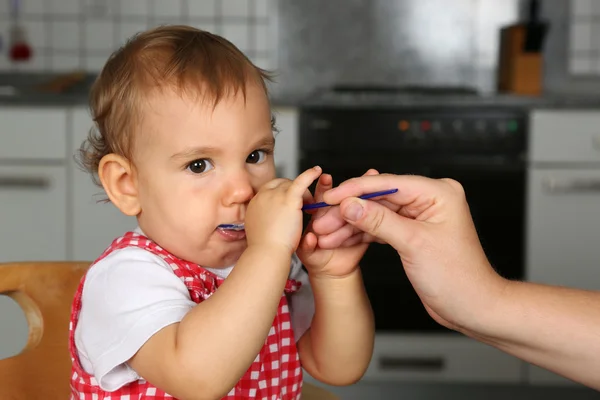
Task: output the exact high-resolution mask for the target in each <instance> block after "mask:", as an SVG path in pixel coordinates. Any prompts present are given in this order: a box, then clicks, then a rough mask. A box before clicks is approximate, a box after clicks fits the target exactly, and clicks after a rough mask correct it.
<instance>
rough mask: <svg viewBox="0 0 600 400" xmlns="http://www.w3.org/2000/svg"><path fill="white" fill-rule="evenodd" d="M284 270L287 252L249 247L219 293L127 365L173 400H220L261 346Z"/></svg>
mask: <svg viewBox="0 0 600 400" xmlns="http://www.w3.org/2000/svg"><path fill="white" fill-rule="evenodd" d="M289 265H290V254H289V253H288V252H282V251H277V249H260V248H252V247H249V248H248V249H247V250H246V251H245V252H244V254H243V255H242V257H241V258H240V259H239V261H238V263H237V264H236V267H235V268H234V269H233V270H232V272H231V274H230V275H229V277H228V278H227V280H226V281H225V282H224V283H223V284H222V285H221V286H220V287H219V290H217V291H216V292H215V293H214V294H213V295H212V296H211V297H210V298H208V299H207V300H205V301H204V302H202V303H200V304H199V305H198V306H196V307H194V308H193V309H192V310H191V311H190V312H189V313H188V314H187V315H186V316H185V317H184V318H183V320H181V322H180V323H177V324H173V325H171V326H167V327H165V328H163V329H161V330H160V331H159V332H157V333H156V334H155V335H154V336H152V337H151V338H150V339H149V340H148V341H147V342H146V343H145V344H144V345H143V346H142V347H141V349H140V350H139V352H138V353H137V354H136V355H135V356H134V357H133V358H132V359H131V360H130V362H129V364H130V365H131V367H132V368H133V369H134V370H135V371H137V373H138V374H140V375H141V376H143V377H144V378H145V379H146V380H148V381H149V382H151V383H152V384H154V385H155V386H157V387H159V388H161V389H163V390H164V391H166V392H167V393H169V394H171V395H172V396H174V397H176V398H180V399H219V398H221V397H223V396H224V395H226V394H227V392H228V391H229V390H230V389H231V388H232V387H233V386H235V384H236V383H237V382H238V381H239V379H240V378H241V377H242V376H243V375H244V373H245V372H246V371H247V369H248V368H249V367H250V365H251V364H252V362H253V361H254V359H255V358H256V355H257V354H258V353H259V351H260V349H261V347H262V346H263V345H264V342H265V338H266V337H267V335H268V332H269V329H270V328H271V324H272V323H273V319H274V318H275V315H276V313H277V306H278V304H279V299H280V297H281V294H282V292H283V288H284V286H285V282H286V279H287V276H288V274H289ZM257 293H260V295H257Z"/></svg>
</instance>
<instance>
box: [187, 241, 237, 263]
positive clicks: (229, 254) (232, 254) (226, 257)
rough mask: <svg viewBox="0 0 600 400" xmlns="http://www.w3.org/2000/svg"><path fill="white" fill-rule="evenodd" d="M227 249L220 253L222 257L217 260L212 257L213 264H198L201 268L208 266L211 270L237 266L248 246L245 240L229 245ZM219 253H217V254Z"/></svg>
mask: <svg viewBox="0 0 600 400" xmlns="http://www.w3.org/2000/svg"><path fill="white" fill-rule="evenodd" d="M226 247H227V248H225V249H223V250H222V252H219V253H220V256H219V257H218V258H217V259H215V258H212V257H211V260H210V261H211V263H210V264H209V263H206V264H205V265H203V264H202V263H198V265H200V266H206V267H209V268H227V267H231V266H232V265H235V263H237V261H238V260H239V259H240V257H241V256H242V254H243V253H244V251H245V250H246V248H247V247H248V244H247V242H246V241H245V240H240V241H238V242H235V243H229V244H228V246H226ZM215 253H217V252H215ZM207 261H208V260H207Z"/></svg>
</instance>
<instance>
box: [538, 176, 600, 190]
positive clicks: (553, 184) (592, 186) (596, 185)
mask: <svg viewBox="0 0 600 400" xmlns="http://www.w3.org/2000/svg"><path fill="white" fill-rule="evenodd" d="M543 186H544V189H545V190H546V191H547V192H549V193H553V194H559V193H600V179H574V180H571V181H562V182H561V181H558V180H557V179H555V178H547V179H546V180H544V182H543Z"/></svg>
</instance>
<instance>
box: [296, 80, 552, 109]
mask: <svg viewBox="0 0 600 400" xmlns="http://www.w3.org/2000/svg"><path fill="white" fill-rule="evenodd" d="M540 100H541V99H540V98H538V97H526V96H514V95H503V94H483V93H480V92H479V91H478V90H477V89H475V88H472V87H468V86H418V85H412V86H411V85H409V86H386V85H381V86H378V85H366V86H365V85H336V86H332V87H329V88H325V89H321V90H317V91H316V92H315V93H314V94H313V95H312V96H309V97H308V99H307V100H306V101H305V102H304V104H303V105H305V106H324V107H413V106H414V107H420V106H424V107H427V106H433V107H439V106H442V107H443V106H458V107H464V106H473V107H478V106H515V107H518V106H533V105H537V104H539V103H540Z"/></svg>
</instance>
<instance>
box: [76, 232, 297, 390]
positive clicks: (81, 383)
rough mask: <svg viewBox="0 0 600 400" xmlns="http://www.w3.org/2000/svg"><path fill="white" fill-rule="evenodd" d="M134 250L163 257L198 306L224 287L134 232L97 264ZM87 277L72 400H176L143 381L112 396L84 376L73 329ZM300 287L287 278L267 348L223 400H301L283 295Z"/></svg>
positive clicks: (78, 293) (204, 271)
mask: <svg viewBox="0 0 600 400" xmlns="http://www.w3.org/2000/svg"><path fill="white" fill-rule="evenodd" d="M129 246H134V247H139V248H142V249H146V250H148V251H150V252H152V253H153V254H156V255H158V256H160V257H161V258H162V259H164V260H165V261H166V262H167V263H168V264H169V265H170V266H171V268H173V272H174V273H175V275H177V276H178V277H179V278H180V279H181V280H182V281H183V282H184V283H185V285H186V286H187V288H188V290H189V293H190V296H191V298H192V300H193V301H195V302H196V303H200V302H202V301H203V300H206V299H207V298H209V297H210V296H211V295H212V294H213V293H214V292H215V290H217V288H218V287H219V286H220V285H221V284H222V283H223V279H222V278H220V277H218V276H216V275H214V274H212V273H211V272H209V271H207V270H205V269H204V268H202V267H200V266H198V265H196V264H192V263H189V262H186V261H183V260H181V259H179V258H177V257H175V256H173V255H172V254H170V253H169V252H167V251H166V250H164V249H162V248H161V247H160V246H158V245H157V244H156V243H154V242H153V241H151V240H150V239H148V238H146V237H145V236H142V235H139V234H137V233H135V232H128V233H126V234H125V235H123V236H122V237H120V238H117V239H116V240H115V241H113V243H112V244H111V245H110V246H109V247H108V249H106V250H105V251H104V253H102V255H101V256H100V257H99V258H98V259H97V260H96V261H95V262H98V261H100V260H101V259H103V258H104V257H106V256H107V255H108V254H110V253H111V252H113V251H115V250H118V249H122V248H125V247H129ZM84 281H85V277H84V278H83V279H82V280H81V283H80V284H79V288H78V289H77V292H76V293H75V299H74V301H73V308H72V311H71V323H70V326H69V331H70V333H69V348H70V352H71V360H72V363H73V366H72V374H71V399H72V400H75V399H82V400H101V399H107V400H108V399H110V400H118V399H120V400H124V399H127V400H134V399H152V400H155V399H172V398H173V397H172V396H170V395H169V394H167V393H165V392H163V391H162V390H160V389H158V388H156V387H155V386H152V384H150V383H149V382H147V381H146V380H144V379H140V380H138V381H135V382H131V383H129V384H127V385H125V386H123V387H121V388H120V389H118V390H116V391H114V392H106V391H104V390H102V389H101V388H100V386H99V385H98V382H97V380H96V379H95V378H94V377H93V376H92V375H90V374H88V373H87V372H85V371H84V369H83V368H82V366H81V364H80V362H79V358H78V356H77V349H76V347H75V327H76V326H77V321H78V318H79V311H80V310H81V295H82V292H83V284H84ZM299 288H300V282H297V281H295V280H291V279H288V281H287V283H286V286H285V291H284V293H282V295H281V299H280V300H279V308H278V310H277V315H276V316H275V319H274V321H273V325H272V326H271V329H270V331H269V335H268V336H267V339H266V340H265V344H264V346H263V347H262V349H261V350H260V353H259V354H258V355H257V356H256V359H255V360H254V362H253V363H252V365H251V366H250V368H249V369H248V371H246V373H245V374H244V376H243V377H242V378H241V379H240V381H239V382H238V383H237V384H236V385H235V387H234V388H233V389H231V391H230V392H229V393H228V394H227V395H226V396H225V397H223V399H228V400H234V399H235V400H237V399H267V400H287V399H299V398H300V394H301V389H302V368H301V365H300V358H299V356H298V350H297V348H296V342H295V340H294V333H293V330H292V326H291V320H290V312H289V308H288V303H287V298H286V295H285V293H292V292H295V291H297V290H298V289H299Z"/></svg>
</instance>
